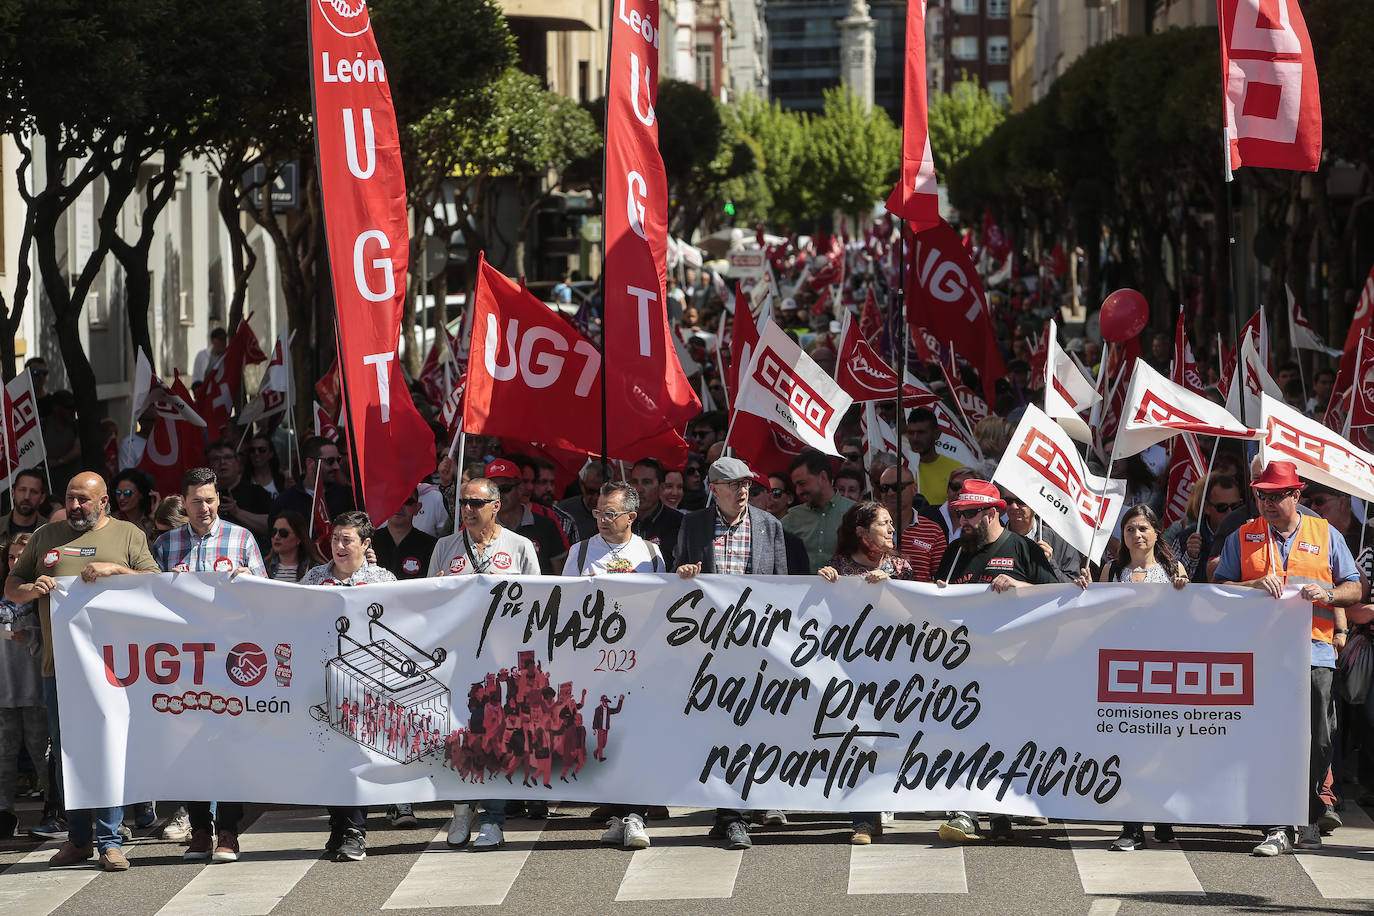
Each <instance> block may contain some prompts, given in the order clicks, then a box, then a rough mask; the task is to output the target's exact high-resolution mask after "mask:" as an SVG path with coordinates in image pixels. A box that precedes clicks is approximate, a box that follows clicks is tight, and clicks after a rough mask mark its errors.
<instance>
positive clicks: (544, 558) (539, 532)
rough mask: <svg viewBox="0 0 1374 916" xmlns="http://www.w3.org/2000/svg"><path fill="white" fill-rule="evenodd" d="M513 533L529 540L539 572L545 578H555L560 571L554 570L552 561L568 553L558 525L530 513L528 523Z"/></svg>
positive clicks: (551, 520)
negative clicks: (537, 559) (537, 561)
mask: <svg viewBox="0 0 1374 916" xmlns="http://www.w3.org/2000/svg"><path fill="white" fill-rule="evenodd" d="M515 533H516V534H518V535H520V536H522V537H526V538H529V540H530V542H531V543H533V544H534V553H535V555H536V556H537V557H539V572H540V573H542V574H543V575H546V576H556V575H558V574H559V572H561V570H558V569H555V568H554V565H553V561H554V560H555V559H557V558H558V557H560V556H562V555H563V554H565V553H567V552H568V544H567V542H566V541H565V540H564V539H563V532H562V530H561V529H560V528H559V527H558V523H557V522H555V521H554V520H553V519H551V518H549V517H548V516H547V515H540V514H539V513H538V512H530V523H529V524H528V525H521V526H520V527H519V528H516V529H515Z"/></svg>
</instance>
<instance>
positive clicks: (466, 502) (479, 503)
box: [458, 497, 496, 509]
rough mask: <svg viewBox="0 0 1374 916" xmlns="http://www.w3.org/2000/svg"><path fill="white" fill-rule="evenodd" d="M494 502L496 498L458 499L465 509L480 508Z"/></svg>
mask: <svg viewBox="0 0 1374 916" xmlns="http://www.w3.org/2000/svg"><path fill="white" fill-rule="evenodd" d="M494 502H496V500H494V499H476V498H471V497H469V498H468V499H460V500H458V505H460V506H462V507H463V508H464V509H480V508H482V507H483V506H485V505H487V504H488V503H494Z"/></svg>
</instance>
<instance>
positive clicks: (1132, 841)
mask: <svg viewBox="0 0 1374 916" xmlns="http://www.w3.org/2000/svg"><path fill="white" fill-rule="evenodd" d="M1108 848H1109V849H1111V851H1112V852H1134V851H1135V850H1137V849H1144V848H1145V831H1144V830H1136V831H1133V832H1132V831H1127V832H1126V833H1123V834H1121V836H1119V837H1117V838H1116V839H1115V840H1112V845H1111V846H1109V847H1108Z"/></svg>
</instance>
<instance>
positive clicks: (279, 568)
mask: <svg viewBox="0 0 1374 916" xmlns="http://www.w3.org/2000/svg"><path fill="white" fill-rule="evenodd" d="M267 533H268V534H269V535H271V537H272V551H271V553H269V554H268V555H267V576H268V578H270V579H279V580H281V581H282V582H299V581H301V579H304V578H305V574H306V572H308V571H309V569H310V567H311V566H312V565H314V564H316V563H319V562H321V558H320V557H319V555H318V554H317V553H316V551H315V550H314V544H313V543H312V542H311V540H310V529H309V528H308V527H307V526H306V524H305V519H304V518H302V517H301V514H300V513H299V512H293V511H291V510H290V509H286V510H283V511H281V512H277V513H274V514H273V515H272V518H271V521H269V522H268V525H267Z"/></svg>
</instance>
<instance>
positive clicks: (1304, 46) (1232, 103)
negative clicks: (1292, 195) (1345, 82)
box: [1217, 0, 1322, 181]
mask: <svg viewBox="0 0 1374 916" xmlns="http://www.w3.org/2000/svg"><path fill="white" fill-rule="evenodd" d="M1217 9H1218V12H1219V13H1220V21H1219V27H1220V32H1221V78H1222V81H1223V83H1224V84H1225V86H1226V98H1225V109H1226V111H1225V118H1226V139H1227V146H1228V153H1229V156H1228V159H1227V163H1226V165H1227V169H1226V177H1227V180H1228V181H1229V180H1230V179H1231V172H1232V171H1233V170H1234V169H1238V168H1240V167H1241V166H1243V165H1249V166H1258V167H1260V168H1267V169H1293V170H1295V171H1302V172H1315V171H1316V170H1317V166H1318V164H1319V163H1320V162H1321V155H1322V110H1321V93H1320V91H1319V90H1318V88H1317V64H1316V60H1315V59H1314V58H1313V56H1312V41H1311V39H1309V38H1308V35H1307V23H1305V22H1304V21H1303V18H1302V10H1301V9H1300V8H1299V7H1298V2H1297V0H1219V2H1218V4H1217Z"/></svg>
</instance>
